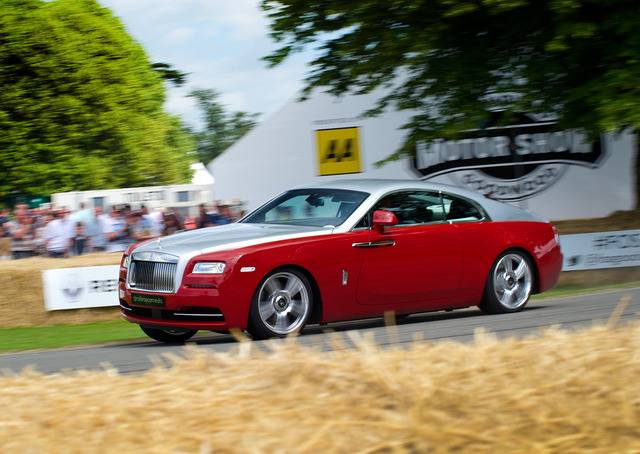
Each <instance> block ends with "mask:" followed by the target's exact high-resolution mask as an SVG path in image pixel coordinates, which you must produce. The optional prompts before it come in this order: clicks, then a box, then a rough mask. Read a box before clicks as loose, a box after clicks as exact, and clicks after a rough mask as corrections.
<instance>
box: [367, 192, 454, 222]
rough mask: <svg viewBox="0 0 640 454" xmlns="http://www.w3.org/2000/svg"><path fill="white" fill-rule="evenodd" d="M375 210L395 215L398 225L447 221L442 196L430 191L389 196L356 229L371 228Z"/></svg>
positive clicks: (398, 193)
mask: <svg viewBox="0 0 640 454" xmlns="http://www.w3.org/2000/svg"><path fill="white" fill-rule="evenodd" d="M375 210H388V211H392V212H393V213H395V215H396V217H397V218H398V225H416V224H430V223H438V222H442V221H444V220H445V212H444V209H443V206H442V202H441V200H440V195H439V194H438V193H435V192H428V191H403V192H395V193H392V194H387V195H386V196H384V197H382V198H381V199H380V200H379V201H378V202H377V203H376V204H375V205H374V206H373V208H372V209H371V210H370V211H369V213H367V214H366V215H365V216H364V217H363V218H362V219H361V220H360V222H358V224H356V226H355V228H362V227H370V226H371V215H372V213H373V212H374V211H375Z"/></svg>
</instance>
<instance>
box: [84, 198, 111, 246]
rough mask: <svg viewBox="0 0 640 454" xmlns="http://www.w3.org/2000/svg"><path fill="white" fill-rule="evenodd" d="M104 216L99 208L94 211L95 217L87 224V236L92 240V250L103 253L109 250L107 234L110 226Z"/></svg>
mask: <svg viewBox="0 0 640 454" xmlns="http://www.w3.org/2000/svg"><path fill="white" fill-rule="evenodd" d="M107 221H108V220H107V219H105V216H104V215H103V214H102V208H101V207H99V206H97V207H95V208H94V209H93V215H92V216H91V218H90V220H89V222H88V223H87V235H88V236H89V238H91V250H93V251H95V252H103V251H106V250H107V245H108V241H107V235H106V232H107V230H108V228H109V226H110V224H108V222H107Z"/></svg>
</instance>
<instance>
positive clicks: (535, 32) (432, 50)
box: [262, 0, 640, 204]
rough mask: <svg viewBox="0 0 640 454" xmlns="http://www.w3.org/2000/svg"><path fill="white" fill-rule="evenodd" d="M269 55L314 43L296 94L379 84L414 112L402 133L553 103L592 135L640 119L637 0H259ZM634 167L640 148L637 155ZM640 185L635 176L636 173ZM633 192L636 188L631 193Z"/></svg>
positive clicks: (566, 120)
mask: <svg viewBox="0 0 640 454" xmlns="http://www.w3.org/2000/svg"><path fill="white" fill-rule="evenodd" d="M262 7H263V9H264V10H265V11H267V12H268V16H269V19H270V25H271V30H272V36H273V38H274V39H275V40H276V41H277V42H279V43H281V44H282V45H281V47H280V48H279V49H277V50H276V51H274V52H273V53H272V54H271V55H269V56H268V57H266V59H267V61H269V62H270V64H271V65H277V64H279V63H280V62H282V61H283V60H284V59H285V58H286V57H288V56H289V55H290V54H292V53H294V52H297V51H300V50H301V49H303V48H305V47H306V46H309V45H311V44H314V43H315V44H318V48H317V58H315V59H314V60H313V61H312V62H311V71H310V73H309V75H308V78H307V79H306V88H305V91H304V94H305V95H308V93H309V92H310V91H311V90H313V89H314V88H316V87H328V89H329V91H330V92H331V93H333V94H336V95H342V94H345V93H348V92H354V93H369V92H371V91H373V90H375V89H377V88H381V87H384V88H386V90H387V91H386V95H385V96H383V97H382V98H381V99H380V101H379V103H378V104H377V106H376V107H375V108H374V109H372V110H371V111H369V112H368V114H371V115H375V114H379V113H380V112H382V110H383V109H385V108H386V107H387V106H392V107H394V108H396V109H400V110H410V111H411V112H413V116H412V118H411V120H410V121H409V122H408V123H407V124H406V125H405V128H406V129H407V132H408V134H407V139H406V142H405V143H404V145H403V147H402V148H401V149H400V150H398V151H397V152H396V153H395V155H394V156H392V158H393V157H398V156H400V155H403V154H407V153H410V152H411V150H413V146H414V144H415V143H416V141H419V140H425V141H427V142H428V141H430V140H433V139H435V138H456V137H458V136H459V135H460V133H461V131H464V130H468V129H471V128H477V127H481V126H482V125H486V124H487V122H489V121H490V119H491V114H490V112H491V111H495V110H496V109H498V108H499V109H501V110H504V112H505V115H503V116H502V121H503V122H508V121H509V120H510V118H513V117H514V116H516V115H517V114H518V113H519V112H528V113H533V114H536V113H537V114H544V115H553V116H555V117H557V118H558V120H559V127H562V128H576V129H582V130H584V131H586V132H587V133H588V134H589V135H590V136H592V137H594V136H596V135H598V134H601V133H603V132H613V131H620V130H623V129H625V128H632V129H634V130H636V131H637V130H638V128H640V8H638V4H637V1H635V0H543V1H536V0H459V1H448V0H385V1H375V0H373V1H371V0H357V1H352V2H342V1H337V0H263V1H262ZM636 171H637V174H638V175H640V158H638V159H637V162H636ZM637 185H638V186H637V194H638V195H640V178H637ZM637 200H638V203H639V204H640V197H638V199H637Z"/></svg>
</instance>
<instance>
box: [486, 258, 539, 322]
mask: <svg viewBox="0 0 640 454" xmlns="http://www.w3.org/2000/svg"><path fill="white" fill-rule="evenodd" d="M532 289H533V268H532V265H531V261H530V260H529V258H528V257H527V256H526V255H524V254H523V253H521V252H518V251H507V252H505V253H503V254H502V255H501V256H500V257H498V259H497V260H496V262H495V263H494V264H493V267H492V268H491V272H490V273H489V277H488V278H487V284H486V286H485V291H484V296H483V299H482V303H480V309H482V310H483V311H484V312H487V313H489V314H504V313H508V312H518V311H521V310H522V309H524V307H525V305H526V304H527V301H529V297H530V296H531V291H532Z"/></svg>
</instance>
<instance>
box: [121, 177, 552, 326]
mask: <svg viewBox="0 0 640 454" xmlns="http://www.w3.org/2000/svg"><path fill="white" fill-rule="evenodd" d="M404 183H405V184H407V182H404ZM398 185H400V189H397V188H398ZM415 185H416V183H415V182H411V183H410V184H409V187H410V188H414V187H415ZM392 186H393V185H392ZM339 187H343V186H339ZM393 188H396V189H395V190H396V191H402V190H403V188H402V186H401V184H400V183H398V182H395V186H393ZM452 191H453V189H452ZM382 192H384V191H380V192H379V193H377V194H372V196H373V197H374V198H376V197H377V198H380V197H382V196H381V195H380V194H381V193H382ZM386 193H388V192H386ZM459 193H460V191H457V190H456V194H459ZM465 196H469V194H465ZM476 197H479V196H476ZM477 200H480V202H478V204H481V203H482V202H483V201H482V200H481V199H474V201H477ZM371 203H373V202H371ZM486 203H497V202H492V201H491V202H490V201H487V202H486ZM372 206H373V205H372ZM494 212H496V210H494ZM495 217H496V216H495V215H494V218H489V216H485V217H484V218H483V219H479V220H477V221H471V222H469V221H466V222H459V223H455V222H446V221H443V222H440V223H428V224H421V225H407V226H398V225H396V226H391V227H384V228H354V227H350V228H349V229H347V230H346V231H340V232H335V231H330V232H328V231H320V232H315V233H314V232H310V233H303V234H300V235H295V234H294V235H288V236H287V237H286V238H283V239H279V238H280V237H279V236H275V237H269V238H267V239H266V240H265V241H249V242H247V244H246V245H245V244H243V243H242V242H238V241H236V242H231V243H230V246H229V247H228V248H225V247H219V248H217V249H216V250H214V251H212V252H206V250H204V249H202V248H200V249H198V251H199V253H197V254H196V255H193V256H192V257H190V258H189V259H188V261H187V262H186V265H185V266H184V272H183V274H182V276H181V278H180V279H179V284H177V285H176V287H177V288H175V289H174V291H172V292H168V293H167V292H164V293H161V295H162V298H163V305H162V307H149V306H148V305H146V304H136V303H135V302H134V301H133V300H132V294H133V293H135V294H139V295H148V296H151V297H153V296H157V295H159V294H160V293H158V292H153V291H145V290H140V289H135V288H131V287H130V286H129V285H127V282H128V281H127V277H128V276H127V273H128V268H127V267H125V266H123V265H125V262H126V259H127V257H128V256H130V255H131V254H132V253H134V252H135V250H136V249H135V246H134V247H131V248H129V250H128V251H127V252H126V253H125V256H124V257H123V263H122V265H121V267H120V279H119V290H120V303H121V307H122V314H123V316H124V317H125V318H126V319H127V320H129V321H130V322H133V323H137V324H140V325H144V326H151V327H158V328H173V329H175V328H178V329H189V330H212V331H228V330H230V329H232V328H238V329H240V330H246V329H247V328H248V323H249V312H250V306H251V302H252V299H253V298H254V295H255V293H256V289H257V288H258V287H259V285H260V283H261V281H262V280H263V279H264V278H265V276H267V275H268V274H269V273H272V272H274V270H278V269H295V270H298V271H299V272H300V273H302V274H304V275H305V276H306V277H307V278H308V281H309V282H310V284H311V286H312V290H313V293H314V297H315V301H316V303H315V304H314V308H313V313H312V314H311V317H310V318H309V322H316V323H329V322H334V321H341V320H351V319H358V318H366V317H376V316H380V315H382V314H383V313H385V312H386V311H395V312H396V313H397V314H409V313H415V312H424V311H435V310H442V309H456V308H464V307H468V306H473V305H478V304H479V303H480V301H481V300H482V298H483V292H485V290H486V285H487V279H488V276H489V275H490V272H491V270H492V267H493V266H494V263H495V262H496V259H497V258H498V257H500V255H501V254H503V253H504V252H505V251H520V253H522V254H523V255H525V256H527V257H528V258H529V260H530V261H531V264H532V268H533V270H532V271H533V289H532V293H540V292H543V291H545V290H547V289H549V288H551V287H553V286H554V285H555V284H556V282H557V280H558V276H559V273H560V270H561V266H562V254H561V251H560V246H559V243H558V236H557V234H556V232H555V229H554V228H553V226H552V225H551V224H550V223H548V222H543V221H538V220H535V219H526V220H511V219H504V220H502V219H495ZM504 217H505V218H509V217H513V216H504ZM516 217H517V216H516ZM239 225H242V223H241V224H239ZM225 227H227V226H225ZM216 229H224V227H213V228H210V229H207V230H208V231H210V233H209V234H211V235H213V236H215V234H216ZM229 229H231V227H227V230H229ZM221 232H222V230H221ZM169 238H171V237H169ZM161 241H164V240H161ZM381 242H382V243H381ZM391 243H393V247H357V245H371V244H375V245H377V244H384V245H386V244H391ZM153 244H154V242H152V243H148V246H147V248H149V247H150V246H149V245H153ZM160 244H161V243H160V242H158V245H160ZM166 249H167V248H165V250H166ZM168 249H169V250H171V247H169V248H168ZM208 261H211V262H224V263H225V264H226V266H225V269H224V272H223V273H222V274H218V275H208V274H196V273H193V269H194V266H195V264H196V263H197V262H208ZM246 270H251V271H249V272H245V271H246ZM345 280H346V282H345ZM191 313H197V314H200V315H199V318H198V317H190V316H189V315H181V314H191ZM176 314H177V315H176ZM206 314H211V317H206Z"/></svg>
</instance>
